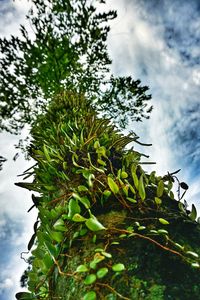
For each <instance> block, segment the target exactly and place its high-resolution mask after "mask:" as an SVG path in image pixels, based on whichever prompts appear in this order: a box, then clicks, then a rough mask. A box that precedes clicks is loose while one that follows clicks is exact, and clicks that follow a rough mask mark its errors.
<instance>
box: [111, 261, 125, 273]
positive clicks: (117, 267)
mask: <svg viewBox="0 0 200 300" xmlns="http://www.w3.org/2000/svg"><path fill="white" fill-rule="evenodd" d="M112 270H113V271H115V272H121V271H123V270H125V266H124V264H121V263H119V264H115V265H113V266H112Z"/></svg>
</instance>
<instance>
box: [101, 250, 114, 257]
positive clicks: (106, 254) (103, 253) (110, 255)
mask: <svg viewBox="0 0 200 300" xmlns="http://www.w3.org/2000/svg"><path fill="white" fill-rule="evenodd" d="M101 254H102V255H104V256H105V257H107V258H111V257H112V254H111V253H108V252H105V251H102V252H101Z"/></svg>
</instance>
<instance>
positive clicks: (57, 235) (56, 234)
mask: <svg viewBox="0 0 200 300" xmlns="http://www.w3.org/2000/svg"><path fill="white" fill-rule="evenodd" d="M50 236H51V238H52V239H53V240H54V241H56V242H58V243H60V242H62V240H63V238H64V236H63V233H61V232H58V231H51V232H50Z"/></svg>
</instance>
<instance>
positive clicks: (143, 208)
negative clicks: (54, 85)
mask: <svg viewBox="0 0 200 300" xmlns="http://www.w3.org/2000/svg"><path fill="white" fill-rule="evenodd" d="M31 135H32V144H31V145H30V147H29V154H30V156H31V157H32V158H33V159H34V160H35V161H36V164H35V165H34V166H33V167H32V170H31V169H29V170H27V171H25V172H24V176H25V177H29V176H30V175H34V179H33V182H29V183H28V182H23V183H18V184H17V185H19V186H22V187H24V188H27V189H29V190H32V191H34V192H37V193H39V195H38V194H37V195H32V199H33V202H34V205H35V206H36V207H37V209H38V219H37V221H36V222H35V224H34V234H33V236H32V238H31V239H30V242H29V244H28V250H29V251H31V255H32V259H31V267H30V268H29V270H28V272H27V273H28V283H27V284H28V289H29V292H21V293H18V294H17V295H16V297H17V299H48V300H50V299H62V300H65V299H84V300H93V299H156V300H158V299H192V298H193V299H197V298H195V297H197V295H199V292H200V288H199V283H200V280H199V269H200V268H199V257H198V252H199V240H198V238H199V237H200V228H199V225H198V223H197V222H196V221H195V220H196V211H195V208H194V206H193V209H192V211H191V212H189V211H188V210H186V208H185V206H184V204H182V202H181V201H180V199H178V200H179V201H178V200H176V199H174V194H173V192H172V188H173V182H174V176H173V174H168V175H166V176H164V177H161V176H156V174H155V172H152V173H151V174H147V173H146V172H145V171H144V170H143V168H142V161H141V157H142V154H141V153H139V152H137V151H135V150H134V148H133V147H132V148H131V149H129V150H127V148H126V145H127V144H129V143H130V142H132V143H134V142H137V137H136V136H135V135H134V134H133V135H132V136H130V135H128V136H124V135H122V134H121V133H120V132H119V131H117V130H116V128H115V127H114V126H113V125H112V124H111V123H110V121H109V120H107V119H104V118H100V117H98V116H97V114H96V112H95V110H94V109H93V108H92V107H91V106H90V105H89V104H88V102H87V101H86V99H85V97H84V96H83V95H81V94H74V93H70V92H67V91H65V92H63V93H62V94H59V95H58V96H57V97H55V98H54V100H53V101H52V102H51V104H50V105H49V107H48V110H47V113H46V114H45V115H41V116H39V117H38V118H37V120H36V122H35V125H34V126H33V128H32V130H31ZM181 187H182V188H183V189H184V188H185V189H186V188H187V187H186V185H184V184H183V183H182V186H181ZM177 268H178V269H179V270H180V272H178V271H177ZM183 272H184V273H185V278H184V279H183V278H182V276H184V275H182V274H183ZM183 295H184V296H183ZM191 295H193V297H192V298H190V297H191ZM182 296H183V298H181V297H182Z"/></svg>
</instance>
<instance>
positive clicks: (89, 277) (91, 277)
mask: <svg viewBox="0 0 200 300" xmlns="http://www.w3.org/2000/svg"><path fill="white" fill-rule="evenodd" d="M96 279H97V277H96V275H95V274H90V275H87V276H86V278H85V280H84V284H86V285H89V284H93V283H94V282H95V281H96Z"/></svg>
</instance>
